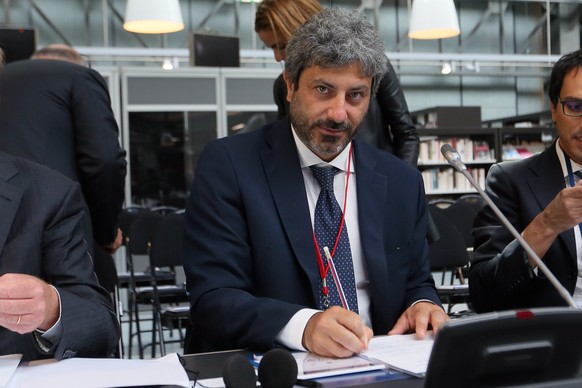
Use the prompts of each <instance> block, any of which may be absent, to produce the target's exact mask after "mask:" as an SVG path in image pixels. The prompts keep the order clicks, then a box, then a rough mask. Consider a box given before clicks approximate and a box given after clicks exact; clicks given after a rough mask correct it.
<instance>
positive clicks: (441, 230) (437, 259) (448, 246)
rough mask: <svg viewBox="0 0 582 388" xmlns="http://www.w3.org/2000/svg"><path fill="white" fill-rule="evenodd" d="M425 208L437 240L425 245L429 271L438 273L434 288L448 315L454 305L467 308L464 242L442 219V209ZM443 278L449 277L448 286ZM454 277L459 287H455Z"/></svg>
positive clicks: (443, 213) (443, 217)
mask: <svg viewBox="0 0 582 388" xmlns="http://www.w3.org/2000/svg"><path fill="white" fill-rule="evenodd" d="M427 206H428V210H429V212H430V215H431V218H432V220H433V222H434V224H435V227H436V228H437V230H438V234H439V238H438V240H436V241H433V242H431V243H430V244H429V258H430V265H431V271H432V272H441V281H440V284H437V291H438V293H439V297H440V298H441V301H443V303H446V304H448V311H447V312H448V313H450V312H451V309H452V307H453V305H455V304H457V303H466V304H467V305H468V307H469V308H470V300H469V289H468V284H466V280H465V277H464V272H463V271H464V269H466V267H467V266H468V265H469V254H468V253H467V249H466V247H465V240H464V238H463V236H462V235H461V233H460V232H459V230H458V229H457V228H456V226H455V225H454V224H453V223H452V222H451V220H450V219H449V218H448V217H447V216H446V214H445V209H442V208H440V207H439V206H438V205H437V204H435V203H429V204H428V205H427ZM447 276H449V277H450V280H449V281H448V282H447ZM457 277H458V278H459V283H460V285H455V279H456V278H457ZM447 283H448V284H447Z"/></svg>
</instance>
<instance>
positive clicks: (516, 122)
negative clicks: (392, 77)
mask: <svg viewBox="0 0 582 388" xmlns="http://www.w3.org/2000/svg"><path fill="white" fill-rule="evenodd" d="M439 114H440V117H439ZM411 115H412V117H413V120H414V121H415V122H416V123H417V125H419V124H420V123H421V122H422V120H427V119H428V118H430V120H428V121H427V122H426V123H428V124H429V125H428V126H429V128H424V127H423V126H422V125H419V126H418V134H419V136H420V140H421V143H420V155H419V159H418V168H419V169H420V171H421V172H422V175H423V178H424V182H425V191H426V194H427V195H428V196H429V197H435V196H438V197H450V198H455V197H458V196H459V195H462V194H466V193H473V192H476V190H475V189H474V188H473V187H472V186H471V185H470V183H469V182H468V181H467V179H466V178H465V177H464V176H462V174H460V173H458V172H456V171H455V170H454V169H453V167H451V166H450V165H449V164H448V163H447V162H446V160H445V159H444V157H443V156H442V154H441V151H440V148H441V146H442V145H443V144H445V143H449V144H451V145H452V146H453V148H455V149H456V150H457V151H458V152H459V154H460V155H461V158H462V159H463V162H464V163H465V165H466V166H467V170H468V171H469V172H470V173H471V174H472V175H473V177H474V178H475V180H476V181H477V182H478V183H479V185H480V186H481V187H483V186H484V185H485V177H486V175H487V171H488V170H489V167H490V166H491V165H492V164H494V163H497V162H499V161H503V160H511V159H517V158H523V157H527V156H530V155H532V154H535V153H537V152H541V151H542V150H543V149H544V148H545V147H547V146H548V145H549V144H551V142H552V141H553V140H554V139H555V137H556V132H555V129H554V128H553V127H552V126H551V125H552V123H551V116H550V114H549V112H541V113H539V114H534V115H524V116H516V117H511V118H505V119H498V120H491V121H487V122H484V123H482V124H479V125H476V124H475V117H476V116H478V117H479V120H480V111H477V110H476V109H475V108H474V107H468V108H467V109H466V110H463V108H461V107H438V108H434V109H432V110H431V109H425V110H423V111H419V112H413V113H412V114H411ZM453 116H455V117H456V118H457V125H452V126H450V127H438V128H430V127H431V126H432V125H433V123H435V122H445V123H448V124H449V125H450V124H452V122H451V121H450V120H453ZM459 122H461V123H463V122H465V124H466V125H459ZM468 124H472V125H468Z"/></svg>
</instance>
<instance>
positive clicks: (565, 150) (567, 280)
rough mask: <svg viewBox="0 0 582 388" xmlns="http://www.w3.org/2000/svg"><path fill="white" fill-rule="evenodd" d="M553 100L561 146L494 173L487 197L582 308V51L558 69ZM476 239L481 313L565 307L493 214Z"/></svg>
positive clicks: (474, 278)
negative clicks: (581, 179) (581, 227)
mask: <svg viewBox="0 0 582 388" xmlns="http://www.w3.org/2000/svg"><path fill="white" fill-rule="evenodd" d="M548 94H549V98H550V109H551V113H552V121H553V122H554V124H555V126H556V129H557V134H558V138H557V139H556V141H555V142H554V143H553V144H552V145H551V146H549V147H548V148H547V149H546V150H545V151H543V152H542V153H540V154H538V155H535V156H532V157H530V158H528V159H524V160H519V161H512V162H502V163H499V164H495V165H493V166H492V167H491V168H490V170H489V173H488V176H487V181H486V187H485V190H486V191H487V192H488V194H489V195H490V196H491V198H492V199H493V201H494V202H495V203H496V204H497V206H499V208H500V209H501V211H502V212H503V214H505V215H506V216H507V217H508V219H509V221H510V222H511V223H512V224H513V225H514V226H515V227H516V228H517V229H518V230H519V231H520V233H521V235H522V236H523V238H524V239H525V240H526V241H527V242H528V243H529V244H530V245H531V247H532V249H533V250H534V251H535V252H536V253H537V254H538V256H539V257H541V258H542V260H543V261H544V262H545V264H546V265H547V266H548V268H549V269H550V270H551V271H552V273H553V274H554V275H555V276H556V277H557V279H558V280H559V281H560V282H561V283H562V285H563V286H564V287H566V289H568V291H569V292H570V293H571V294H572V296H573V298H574V300H575V302H576V304H577V305H578V306H582V238H581V236H580V225H581V222H582V182H578V180H579V179H580V177H582V50H578V51H575V52H572V53H570V54H567V55H564V56H563V57H562V58H560V59H559V60H558V62H556V64H555V65H554V67H553V69H552V73H551V76H550V86H549V93H548ZM578 175H580V177H579V176H578ZM473 236H474V237H475V251H474V260H473V262H472V265H471V269H470V274H469V287H470V292H471V301H472V304H473V307H474V309H475V311H477V312H486V311H493V310H506V309H514V308H524V307H549V306H565V305H566V303H565V301H564V300H563V299H562V298H561V297H560V295H559V294H558V292H557V291H556V290H555V289H554V287H553V286H552V285H551V283H550V281H549V280H548V279H547V278H546V277H545V276H543V274H542V273H541V271H540V272H539V273H538V271H537V267H536V265H535V263H534V262H533V260H532V259H531V258H530V257H528V254H527V253H526V252H525V251H524V249H523V248H522V247H521V246H520V245H519V244H518V242H517V240H515V239H514V238H513V236H512V235H511V233H510V232H509V231H508V230H507V229H506V228H505V227H504V226H503V224H502V223H501V221H500V220H499V219H498V217H497V216H496V215H495V214H494V213H493V211H492V210H491V208H490V207H486V208H485V209H484V210H483V211H482V212H481V213H480V214H479V216H478V217H477V219H476V221H475V229H474V230H473Z"/></svg>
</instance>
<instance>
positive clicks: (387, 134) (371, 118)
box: [255, 0, 419, 166]
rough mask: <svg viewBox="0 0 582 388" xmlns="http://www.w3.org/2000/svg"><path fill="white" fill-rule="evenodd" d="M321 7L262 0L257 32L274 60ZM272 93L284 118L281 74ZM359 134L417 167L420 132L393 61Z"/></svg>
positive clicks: (307, 1)
mask: <svg viewBox="0 0 582 388" xmlns="http://www.w3.org/2000/svg"><path fill="white" fill-rule="evenodd" d="M322 9H323V8H322V6H321V5H320V4H319V2H318V1H317V0H263V1H262V2H261V3H260V4H259V5H258V7H257V13H256V15H255V31H256V32H257V34H258V35H259V38H260V39H261V40H262V41H263V43H264V44H265V46H267V47H269V48H270V49H272V50H273V53H274V54H275V60H277V62H280V61H283V60H285V46H286V44H287V41H288V40H289V39H290V38H291V36H292V35H293V34H294V33H295V30H297V28H299V26H300V25H301V24H303V23H304V22H305V21H307V20H308V19H309V18H310V17H311V16H313V15H314V14H316V13H318V12H319V11H321V10H322ZM273 96H274V99H275V103H276V104H277V107H278V117H279V119H281V118H283V117H284V116H285V115H286V114H287V113H288V110H289V103H288V102H287V86H286V84H285V81H284V80H283V75H282V74H281V75H279V77H277V79H276V80H275V84H274V85H273ZM357 137H358V139H360V140H362V141H364V142H366V143H369V144H373V145H376V146H377V147H379V148H381V149H384V150H386V151H388V152H391V153H393V154H395V155H396V156H398V157H399V158H400V159H402V160H404V161H405V162H407V163H410V164H412V165H414V166H416V163H417V160H418V149H419V139H418V133H417V132H416V128H415V127H414V124H413V123H412V118H411V117H410V113H409V112H408V105H407V104H406V99H405V98H404V93H403V92H402V89H401V88H400V82H398V78H397V77H396V73H395V72H394V68H393V67H392V65H391V64H390V62H389V63H388V71H387V72H386V74H385V75H384V78H383V79H382V81H381V82H380V85H379V88H378V92H377V93H376V96H375V98H372V99H371V100H370V107H369V108H368V114H367V115H366V118H365V119H364V121H363V122H362V124H361V125H360V129H359V131H358V135H357Z"/></svg>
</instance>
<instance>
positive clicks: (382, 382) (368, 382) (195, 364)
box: [182, 350, 424, 388]
mask: <svg viewBox="0 0 582 388" xmlns="http://www.w3.org/2000/svg"><path fill="white" fill-rule="evenodd" d="M235 354H242V355H250V354H251V353H250V352H248V351H244V350H233V351H225V352H215V353H200V354H189V355H185V356H182V358H183V359H184V361H185V362H186V365H185V366H184V368H185V369H186V372H188V376H189V377H190V379H191V380H194V379H195V378H196V376H195V372H198V376H197V378H198V379H209V378H214V377H220V376H221V375H222V369H223V367H224V363H225V362H226V360H227V359H228V357H230V356H232V355H235ZM389 378H391V377H390V376H387V373H386V372H378V371H376V372H365V373H358V374H351V375H345V376H342V377H341V378H324V379H317V381H318V382H321V383H322V387H332V386H333V387H361V386H366V388H374V387H402V388H420V387H422V386H423V385H424V380H422V379H417V378H412V377H411V378H406V379H402V378H405V376H402V375H400V376H395V377H393V378H399V379H398V380H387V379H389Z"/></svg>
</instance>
